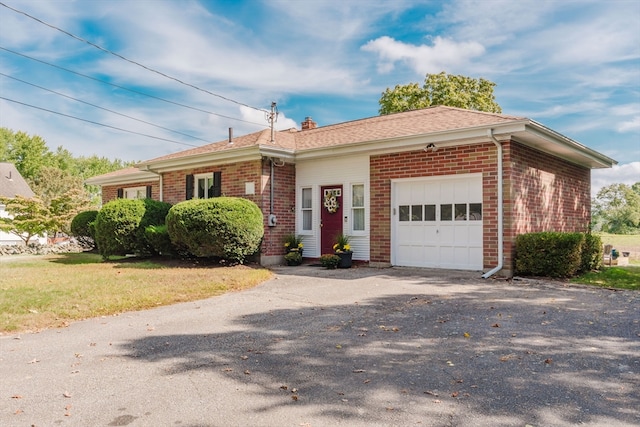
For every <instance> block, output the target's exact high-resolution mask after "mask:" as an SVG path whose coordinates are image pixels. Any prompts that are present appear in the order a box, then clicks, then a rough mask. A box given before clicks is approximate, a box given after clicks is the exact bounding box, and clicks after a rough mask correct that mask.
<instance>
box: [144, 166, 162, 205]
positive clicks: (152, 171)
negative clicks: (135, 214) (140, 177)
mask: <svg viewBox="0 0 640 427" xmlns="http://www.w3.org/2000/svg"><path fill="white" fill-rule="evenodd" d="M144 170H145V171H146V172H151V173H154V174H156V175H158V178H159V179H158V184H159V185H160V197H159V199H160V200H158V201H159V202H164V200H163V196H164V191H163V190H162V187H163V185H162V183H163V180H162V174H161V173H160V172H156V171H154V170H152V169H151V168H150V167H149V166H146V167H145V169H144Z"/></svg>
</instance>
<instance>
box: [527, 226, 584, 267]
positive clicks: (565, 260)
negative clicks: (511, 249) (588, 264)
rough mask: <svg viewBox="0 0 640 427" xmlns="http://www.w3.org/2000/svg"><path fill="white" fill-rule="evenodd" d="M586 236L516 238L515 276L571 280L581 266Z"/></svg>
mask: <svg viewBox="0 0 640 427" xmlns="http://www.w3.org/2000/svg"><path fill="white" fill-rule="evenodd" d="M584 241H585V235H584V234H583V233H559V232H542V233H528V234H521V235H518V236H517V237H516V256H515V264H516V265H515V273H516V274H520V275H532V276H547V277H572V276H574V275H575V274H576V273H577V272H578V271H579V269H580V267H581V264H582V247H583V244H584Z"/></svg>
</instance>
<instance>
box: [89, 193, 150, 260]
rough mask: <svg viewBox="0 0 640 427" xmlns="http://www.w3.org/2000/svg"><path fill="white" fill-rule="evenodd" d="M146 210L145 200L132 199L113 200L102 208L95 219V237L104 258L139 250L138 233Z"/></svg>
mask: <svg viewBox="0 0 640 427" xmlns="http://www.w3.org/2000/svg"><path fill="white" fill-rule="evenodd" d="M144 212H145V205H144V202H143V201H142V200H131V199H117V200H112V201H110V202H108V203H107V204H105V205H104V206H103V207H102V209H100V212H98V216H96V221H95V233H96V234H95V238H96V244H97V245H98V251H100V254H101V255H102V257H103V258H104V259H108V258H109V256H111V255H126V254H128V253H133V252H135V251H136V250H137V248H138V237H137V233H138V228H139V226H140V222H141V221H142V217H143V216H144Z"/></svg>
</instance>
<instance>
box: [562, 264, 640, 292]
mask: <svg viewBox="0 0 640 427" xmlns="http://www.w3.org/2000/svg"><path fill="white" fill-rule="evenodd" d="M571 282H573V283H584V284H587V285H596V286H601V287H605V288H618V289H631V290H636V291H637V290H640V266H624V267H604V268H603V269H602V270H601V271H598V272H590V273H586V274H583V275H582V276H579V277H575V278H573V279H571Z"/></svg>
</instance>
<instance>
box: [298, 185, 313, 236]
mask: <svg viewBox="0 0 640 427" xmlns="http://www.w3.org/2000/svg"><path fill="white" fill-rule="evenodd" d="M304 190H310V191H311V207H309V208H303V207H302V192H303V191H304ZM298 197H299V198H300V204H299V206H300V223H299V227H298V234H300V235H305V236H311V235H313V217H314V209H313V207H314V198H315V191H314V190H313V186H311V185H308V186H303V187H300V189H299V190H298ZM305 211H310V212H311V229H309V230H304V229H303V225H304V212H305Z"/></svg>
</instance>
